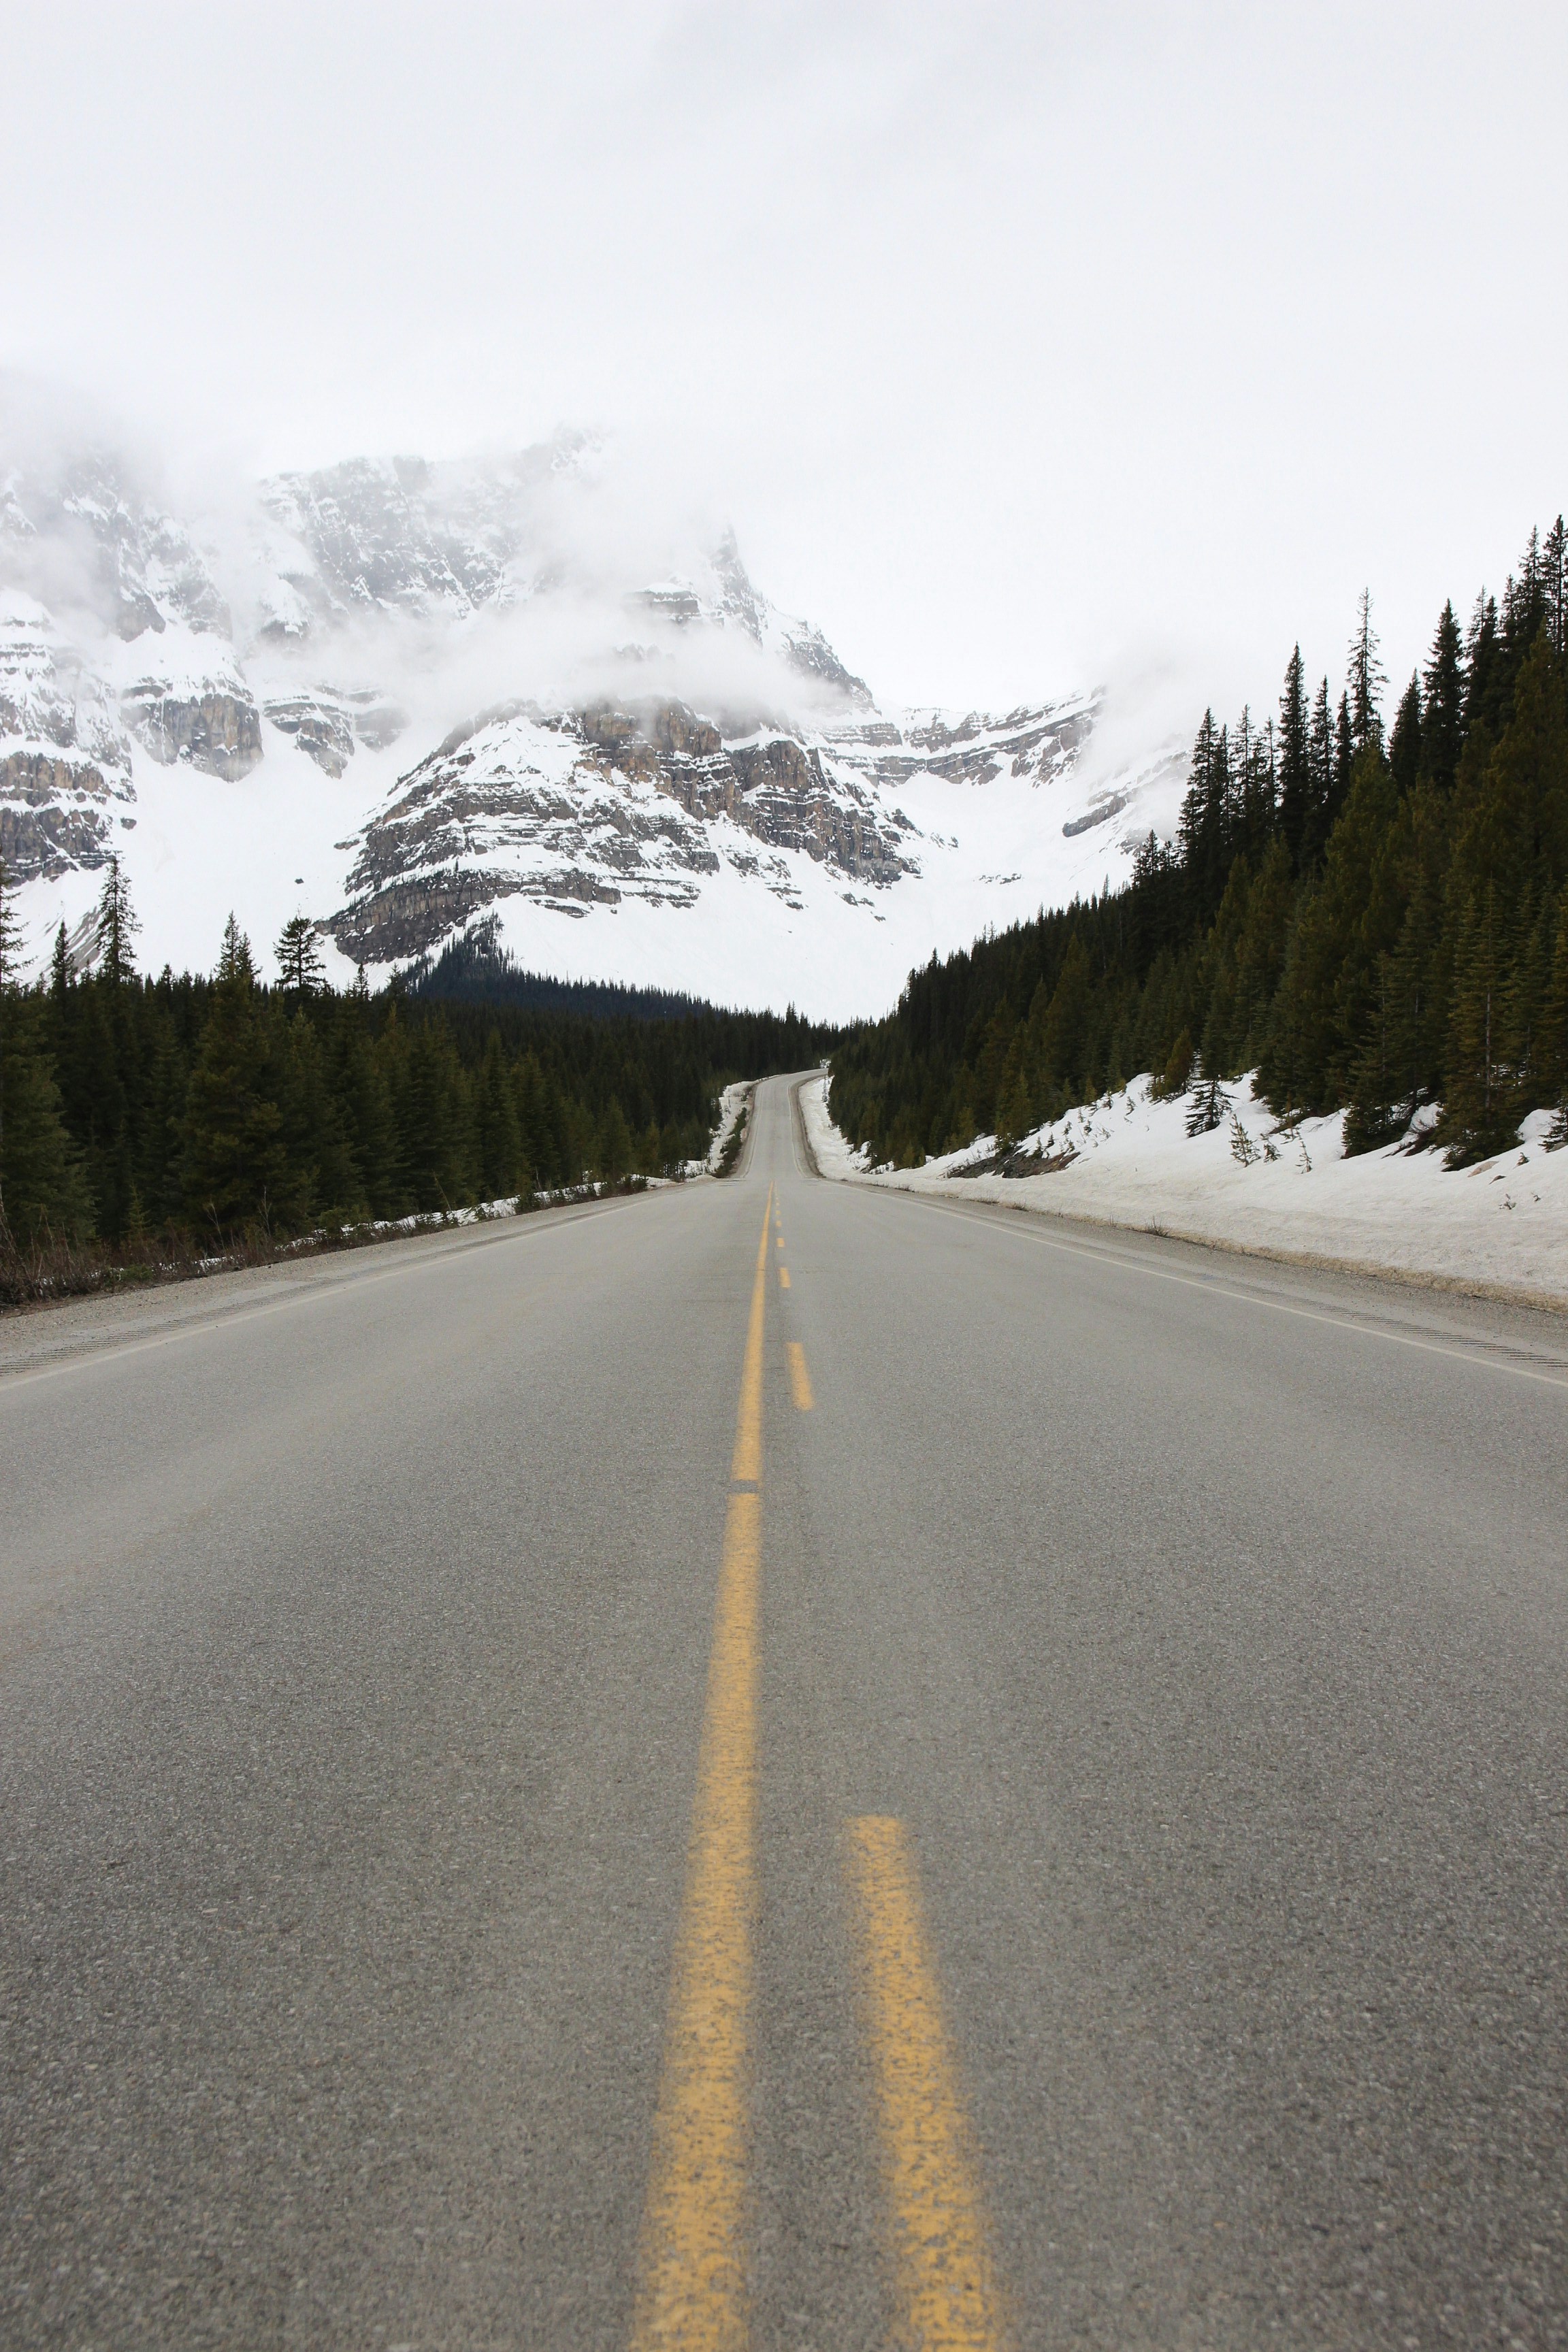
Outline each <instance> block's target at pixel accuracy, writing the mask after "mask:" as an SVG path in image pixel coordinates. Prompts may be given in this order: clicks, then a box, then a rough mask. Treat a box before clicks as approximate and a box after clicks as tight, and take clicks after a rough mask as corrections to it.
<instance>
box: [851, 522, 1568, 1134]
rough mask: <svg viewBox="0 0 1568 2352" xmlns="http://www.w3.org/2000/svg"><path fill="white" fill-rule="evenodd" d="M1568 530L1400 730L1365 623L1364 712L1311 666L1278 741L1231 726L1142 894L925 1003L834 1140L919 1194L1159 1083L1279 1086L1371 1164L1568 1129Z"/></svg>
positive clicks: (1254, 727)
mask: <svg viewBox="0 0 1568 2352" xmlns="http://www.w3.org/2000/svg"><path fill="white" fill-rule="evenodd" d="M1565 626H1568V608H1565V601H1564V530H1563V521H1562V519H1561V518H1559V520H1558V521H1557V522H1556V523H1555V524H1554V525H1553V527H1552V530H1551V531H1550V532H1548V534H1547V535H1546V537H1545V539H1544V541H1542V538H1541V537H1540V535H1539V534H1538V533H1532V534H1531V540H1530V544H1529V546H1528V548H1527V549H1526V551H1525V554H1524V558H1523V561H1522V562H1521V565H1520V567H1519V570H1518V572H1517V573H1516V574H1514V575H1512V576H1510V579H1509V582H1508V584H1507V587H1506V590H1505V592H1504V593H1503V595H1502V597H1501V599H1500V601H1499V600H1498V599H1496V598H1494V597H1491V596H1489V595H1487V594H1485V593H1483V594H1482V595H1480V596H1479V598H1478V599H1477V602H1476V604H1475V606H1474V609H1473V613H1472V616H1471V619H1470V622H1469V625H1468V627H1467V628H1461V626H1460V625H1459V623H1458V620H1457V618H1456V616H1455V614H1454V610H1453V606H1452V604H1445V605H1444V607H1443V611H1442V614H1440V616H1439V618H1438V622H1437V625H1436V630H1435V632H1434V635H1433V639H1432V645H1431V650H1430V654H1429V656H1428V658H1427V660H1426V664H1425V665H1424V667H1422V669H1421V671H1420V672H1419V673H1418V674H1417V675H1415V676H1414V677H1412V678H1411V679H1410V682H1409V684H1408V686H1406V687H1405V688H1404V690H1403V692H1402V693H1401V695H1400V697H1399V698H1398V702H1397V706H1396V709H1395V713H1394V721H1393V725H1392V727H1391V728H1389V727H1387V726H1385V722H1384V710H1383V692H1384V677H1383V673H1382V670H1381V667H1380V665H1379V660H1378V653H1377V646H1376V641H1375V638H1374V636H1373V630H1372V625H1371V617H1370V604H1369V602H1368V600H1367V599H1366V598H1364V597H1363V601H1362V607H1361V613H1360V619H1359V625H1358V627H1357V630H1356V634H1355V636H1354V638H1353V639H1352V646H1351V655H1350V665H1349V676H1348V677H1347V679H1346V682H1345V687H1344V690H1343V692H1342V695H1341V696H1340V698H1339V701H1338V704H1337V706H1336V705H1335V704H1334V702H1333V701H1332V699H1331V694H1330V689H1329V685H1328V681H1327V679H1326V678H1325V679H1324V680H1323V681H1322V682H1321V684H1320V685H1319V687H1318V688H1317V689H1316V692H1315V694H1314V693H1312V692H1311V691H1310V688H1309V684H1308V680H1307V678H1306V677H1305V675H1304V673H1303V668H1302V664H1301V657H1300V649H1299V648H1298V649H1297V650H1296V651H1295V652H1294V653H1293V654H1292V656H1291V658H1290V661H1289V666H1288V667H1287V669H1286V673H1285V680H1284V688H1283V691H1282V693H1281V695H1280V698H1279V712H1278V716H1277V717H1275V716H1271V717H1269V718H1268V719H1267V720H1266V721H1265V722H1264V723H1263V724H1262V726H1258V724H1257V723H1256V722H1255V721H1254V719H1253V718H1252V716H1251V713H1250V712H1249V711H1244V712H1243V714H1242V717H1241V719H1240V721H1239V723H1238V724H1237V726H1236V727H1235V728H1234V729H1233V728H1228V727H1223V726H1218V725H1216V724H1215V719H1214V716H1213V714H1212V712H1209V713H1205V718H1204V721H1203V724H1202V726H1201V728H1200V729H1199V730H1198V735H1197V740H1196V742H1195V744H1194V750H1193V760H1192V771H1191V777H1190V782H1189V787H1188V791H1187V794H1186V798H1185V801H1184V806H1183V812H1182V821H1181V827H1180V831H1179V834H1178V835H1177V837H1176V839H1175V840H1174V841H1173V842H1171V843H1169V844H1165V843H1162V842H1160V841H1159V840H1157V839H1156V838H1155V837H1154V835H1150V837H1149V839H1148V840H1147V842H1146V843H1145V844H1144V845H1143V847H1142V850H1141V852H1140V854H1139V856H1138V859H1137V862H1136V866H1135V869H1134V876H1133V879H1132V881H1131V883H1130V884H1129V885H1128V887H1126V888H1125V889H1122V890H1120V891H1117V892H1113V893H1111V894H1110V895H1109V896H1107V897H1104V898H1096V899H1091V900H1090V901H1089V903H1088V904H1084V903H1082V902H1075V903H1074V904H1073V905H1072V906H1071V907H1069V908H1065V909H1063V910H1061V911H1059V912H1057V913H1052V914H1044V915H1041V916H1040V917H1039V918H1038V919H1037V920H1036V921H1033V922H1029V923H1024V924H1020V925H1018V926H1017V927H1016V928H1015V929H1011V930H1008V931H1006V932H1005V933H1003V934H1001V935H1000V936H998V937H994V938H988V939H985V940H981V941H979V942H977V943H976V945H975V946H974V947H973V948H972V949H970V950H967V951H965V952H963V953H960V954H958V955H953V956H950V957H949V958H948V959H947V960H946V961H944V962H940V963H939V962H938V961H936V959H935V958H934V957H933V959H932V961H931V963H930V964H929V965H928V966H927V967H926V969H925V970H924V971H918V972H915V973H913V974H911V976H910V982H909V985H908V987H907V988H906V989H905V991H904V993H903V995H902V997H901V998H900V1002H899V1004H898V1007H897V1009H896V1010H895V1011H894V1012H893V1013H890V1014H889V1017H888V1018H887V1019H886V1020H885V1021H883V1022H880V1023H879V1024H876V1025H875V1026H874V1027H872V1028H869V1029H868V1030H865V1031H862V1032H860V1033H858V1034H856V1035H855V1036H853V1037H851V1038H849V1039H848V1040H847V1041H846V1042H845V1043H843V1044H842V1045H840V1046H839V1048H838V1049H837V1052H836V1053H835V1055H834V1058H833V1084H832V1095H831V1104H832V1110H833V1116H834V1118H836V1119H837V1123H838V1124H839V1126H840V1127H841V1128H843V1129H844V1130H845V1132H846V1133H847V1135H849V1136H850V1137H851V1139H853V1140H855V1141H856V1142H869V1143H870V1144H871V1145H872V1147H873V1149H874V1150H875V1152H876V1154H877V1156H878V1157H879V1159H882V1160H893V1161H895V1162H896V1163H897V1164H899V1165H900V1166H910V1165H913V1164H916V1163H918V1162H919V1161H920V1160H921V1159H923V1157H924V1156H925V1155H926V1154H927V1153H928V1152H940V1151H944V1150H956V1149H958V1148H959V1147H961V1146H962V1145H963V1144H966V1143H968V1142H969V1141H971V1140H972V1139H973V1137H974V1136H976V1135H978V1134H987V1133H992V1132H994V1133H996V1134H998V1135H999V1136H1000V1137H1001V1138H1002V1139H1004V1140H1006V1139H1014V1138H1016V1137H1018V1136H1020V1135H1023V1134H1026V1133H1027V1132H1028V1131H1029V1130H1030V1129H1033V1128H1034V1127H1036V1126H1037V1125H1038V1124H1040V1123H1041V1122H1042V1121H1044V1120H1046V1119H1047V1118H1055V1117H1058V1116H1059V1114H1060V1113H1061V1112H1062V1111H1063V1110H1065V1109H1066V1108H1068V1107H1069V1106H1070V1105H1072V1104H1074V1103H1078V1102H1087V1101H1090V1100H1092V1099H1093V1098H1094V1097H1096V1096H1097V1095H1099V1094H1100V1093H1101V1092H1103V1091H1104V1090H1105V1089H1106V1088H1107V1087H1119V1086H1121V1085H1123V1084H1125V1082H1126V1081H1127V1080H1128V1079H1130V1078H1131V1077H1132V1076H1135V1075H1136V1074H1137V1073H1139V1072H1140V1071H1143V1070H1152V1071H1154V1072H1155V1073H1156V1074H1159V1076H1161V1079H1162V1083H1163V1084H1164V1085H1165V1086H1167V1087H1172V1088H1174V1087H1178V1086H1181V1085H1184V1084H1186V1083H1188V1082H1189V1081H1190V1079H1191V1077H1192V1076H1193V1075H1194V1072H1197V1071H1200V1070H1201V1072H1203V1073H1204V1074H1205V1075H1207V1076H1210V1077H1218V1076H1236V1075H1238V1074H1239V1073H1240V1072H1242V1071H1244V1070H1249V1069H1253V1068H1256V1069H1257V1070H1258V1072H1259V1084H1260V1087H1261V1088H1262V1090H1263V1092H1264V1093H1265V1095H1266V1096H1267V1097H1268V1101H1269V1102H1270V1103H1271V1104H1272V1105H1273V1107H1274V1108H1275V1109H1276V1110H1277V1111H1278V1112H1279V1113H1280V1114H1281V1115H1284V1114H1288V1113H1289V1112H1291V1111H1292V1110H1304V1111H1312V1112H1319V1113H1321V1112H1324V1111H1329V1110H1332V1109H1335V1108H1345V1109H1346V1110H1347V1113H1348V1116H1347V1119H1346V1139H1347V1148H1348V1149H1350V1150H1365V1149H1368V1148H1370V1147H1372V1146H1373V1145H1375V1144H1378V1143H1381V1142H1385V1141H1387V1140H1390V1139H1393V1138H1394V1137H1396V1136H1398V1135H1399V1134H1401V1133H1402V1132H1404V1131H1405V1129H1406V1128H1408V1127H1409V1125H1410V1123H1411V1120H1412V1119H1413V1118H1414V1117H1415V1114H1416V1113H1417V1111H1420V1110H1422V1109H1423V1107H1424V1106H1425V1107H1431V1106H1440V1107H1441V1108H1440V1112H1438V1113H1437V1114H1436V1116H1434V1115H1433V1113H1432V1112H1431V1110H1430V1109H1429V1110H1428V1112H1427V1115H1426V1118H1423V1120H1422V1121H1421V1122H1420V1131H1421V1133H1422V1135H1423V1137H1424V1138H1425V1139H1426V1140H1429V1141H1432V1142H1435V1143H1436V1144H1438V1145H1440V1146H1442V1147H1443V1148H1444V1149H1446V1150H1447V1152H1448V1154H1449V1156H1450V1158H1451V1159H1452V1160H1453V1161H1454V1162H1455V1163H1456V1164H1458V1163H1460V1162H1462V1161H1464V1160H1469V1159H1474V1158H1478V1157H1480V1156H1482V1155H1484V1154H1485V1153H1487V1152H1489V1151H1491V1150H1496V1149H1498V1148H1499V1147H1500V1145H1502V1144H1504V1143H1506V1142H1507V1141H1508V1140H1509V1139H1510V1137H1512V1136H1513V1135H1514V1134H1515V1133H1516V1132H1517V1129H1518V1125H1519V1121H1520V1119H1521V1117H1522V1116H1523V1115H1524V1114H1525V1113H1526V1112H1527V1111H1530V1110H1532V1109H1535V1108H1541V1107H1542V1106H1560V1105H1563V1103H1564V1101H1565V1099H1568V662H1565V657H1564V656H1565V644H1564V636H1565Z"/></svg>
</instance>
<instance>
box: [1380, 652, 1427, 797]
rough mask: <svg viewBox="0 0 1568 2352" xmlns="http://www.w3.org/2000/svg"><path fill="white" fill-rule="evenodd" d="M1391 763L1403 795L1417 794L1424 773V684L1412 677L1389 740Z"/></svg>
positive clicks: (1389, 760)
mask: <svg viewBox="0 0 1568 2352" xmlns="http://www.w3.org/2000/svg"><path fill="white" fill-rule="evenodd" d="M1388 764H1389V767H1390V768H1391V769H1392V771H1393V773H1394V783H1395V784H1396V786H1397V787H1398V789H1399V790H1400V791H1401V792H1402V793H1409V792H1414V790H1415V783H1416V780H1417V778H1418V777H1419V775H1420V773H1421V681H1420V679H1419V678H1418V677H1414V676H1413V677H1412V678H1411V680H1410V683H1409V685H1408V686H1407V687H1406V688H1405V692H1404V693H1403V694H1402V695H1401V696H1400V698H1399V709H1398V710H1397V711H1396V712H1395V714H1394V733H1393V735H1392V736H1391V737H1390V739H1389V745H1388Z"/></svg>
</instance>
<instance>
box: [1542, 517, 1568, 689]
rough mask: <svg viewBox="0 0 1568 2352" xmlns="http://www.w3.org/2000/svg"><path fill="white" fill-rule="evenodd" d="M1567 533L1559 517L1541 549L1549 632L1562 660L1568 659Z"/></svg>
mask: <svg viewBox="0 0 1568 2352" xmlns="http://www.w3.org/2000/svg"><path fill="white" fill-rule="evenodd" d="M1565 558H1568V534H1565V533H1564V530H1563V518H1562V516H1561V515H1559V516H1558V518H1557V520H1556V521H1555V522H1554V523H1553V524H1552V528H1551V530H1549V531H1548V532H1547V534H1546V537H1545V540H1544V541H1543V542H1542V550H1541V580H1542V598H1543V601H1544V604H1545V608H1546V633H1547V635H1548V636H1549V637H1550V639H1551V641H1552V652H1553V653H1554V654H1555V655H1556V656H1557V658H1558V660H1559V661H1563V660H1564V659H1565V658H1568V576H1565Z"/></svg>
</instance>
